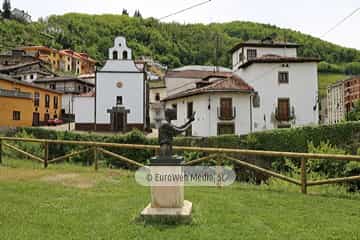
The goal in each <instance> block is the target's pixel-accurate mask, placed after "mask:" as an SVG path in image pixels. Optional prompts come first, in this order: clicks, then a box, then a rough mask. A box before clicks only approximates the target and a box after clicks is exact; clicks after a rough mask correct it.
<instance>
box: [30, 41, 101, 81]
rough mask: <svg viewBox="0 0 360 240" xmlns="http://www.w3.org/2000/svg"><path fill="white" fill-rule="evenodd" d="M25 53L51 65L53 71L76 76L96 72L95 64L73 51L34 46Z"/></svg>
mask: <svg viewBox="0 0 360 240" xmlns="http://www.w3.org/2000/svg"><path fill="white" fill-rule="evenodd" d="M23 49H24V51H25V52H26V53H27V54H29V55H31V56H34V57H37V58H38V59H40V60H42V61H44V62H46V63H49V64H50V66H51V70H52V71H56V72H57V71H61V72H74V73H76V74H79V75H81V74H91V73H94V71H95V62H94V61H93V60H90V59H88V58H85V57H82V56H80V53H76V52H73V51H71V53H64V52H63V51H58V50H56V49H52V48H47V47H42V46H33V47H25V48H23Z"/></svg>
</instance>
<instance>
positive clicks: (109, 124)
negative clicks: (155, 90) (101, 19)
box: [74, 37, 148, 132]
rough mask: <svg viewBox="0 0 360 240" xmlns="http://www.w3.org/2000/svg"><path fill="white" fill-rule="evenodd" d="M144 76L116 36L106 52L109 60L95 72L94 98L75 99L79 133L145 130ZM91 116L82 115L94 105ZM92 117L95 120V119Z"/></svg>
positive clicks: (146, 117) (124, 41)
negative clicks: (112, 45)
mask: <svg viewBox="0 0 360 240" xmlns="http://www.w3.org/2000/svg"><path fill="white" fill-rule="evenodd" d="M145 81H146V76H145V72H144V66H143V65H139V66H138V65H136V64H135V62H134V61H133V60H132V52H131V49H130V48H128V47H127V45H126V40H125V38H124V37H117V38H115V41H114V47H112V48H110V49H109V60H108V61H106V64H105V66H104V67H103V68H102V69H101V70H100V71H97V72H96V84H95V85H96V94H95V99H94V100H92V99H91V98H89V97H85V98H84V97H80V98H75V103H74V109H75V122H76V129H78V130H93V129H94V128H95V129H94V130H96V131H116V132H124V131H128V130H130V129H132V128H138V129H141V130H144V129H145V128H146V127H148V124H147V121H148V113H147V105H148V103H147V101H146V96H147V89H146V84H145ZM94 101H95V111H94V114H93V115H92V114H82V111H83V109H84V108H85V109H89V108H91V107H92V106H94V105H91V102H94ZM94 116H96V117H95V120H94Z"/></svg>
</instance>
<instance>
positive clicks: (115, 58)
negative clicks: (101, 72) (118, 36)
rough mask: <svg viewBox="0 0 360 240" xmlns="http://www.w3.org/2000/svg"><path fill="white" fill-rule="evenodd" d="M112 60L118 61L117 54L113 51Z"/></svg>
mask: <svg viewBox="0 0 360 240" xmlns="http://www.w3.org/2000/svg"><path fill="white" fill-rule="evenodd" d="M113 59H114V60H117V59H118V52H117V51H113Z"/></svg>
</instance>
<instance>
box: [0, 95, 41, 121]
mask: <svg viewBox="0 0 360 240" xmlns="http://www.w3.org/2000/svg"><path fill="white" fill-rule="evenodd" d="M0 105H1V107H0V127H30V126H31V125H32V117H33V116H32V111H29V109H33V105H34V104H33V101H32V99H25V98H15V97H1V96H0ZM13 111H19V112H20V120H18V121H15V120H13Z"/></svg>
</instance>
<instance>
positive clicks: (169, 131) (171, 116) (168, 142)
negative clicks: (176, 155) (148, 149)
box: [159, 109, 195, 159]
mask: <svg viewBox="0 0 360 240" xmlns="http://www.w3.org/2000/svg"><path fill="white" fill-rule="evenodd" d="M165 119H166V121H163V122H162V123H161V125H160V128H159V143H160V156H159V158H160V159H165V158H166V159H171V158H172V142H173V139H174V137H175V136H176V135H178V134H180V133H182V132H185V131H186V130H187V129H188V128H189V127H190V126H191V123H192V122H193V121H194V120H195V112H194V113H193V114H192V115H191V117H190V119H189V120H188V121H187V122H186V123H185V124H184V125H182V126H179V127H177V126H174V125H172V124H171V121H172V120H175V119H176V109H166V110H165Z"/></svg>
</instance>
